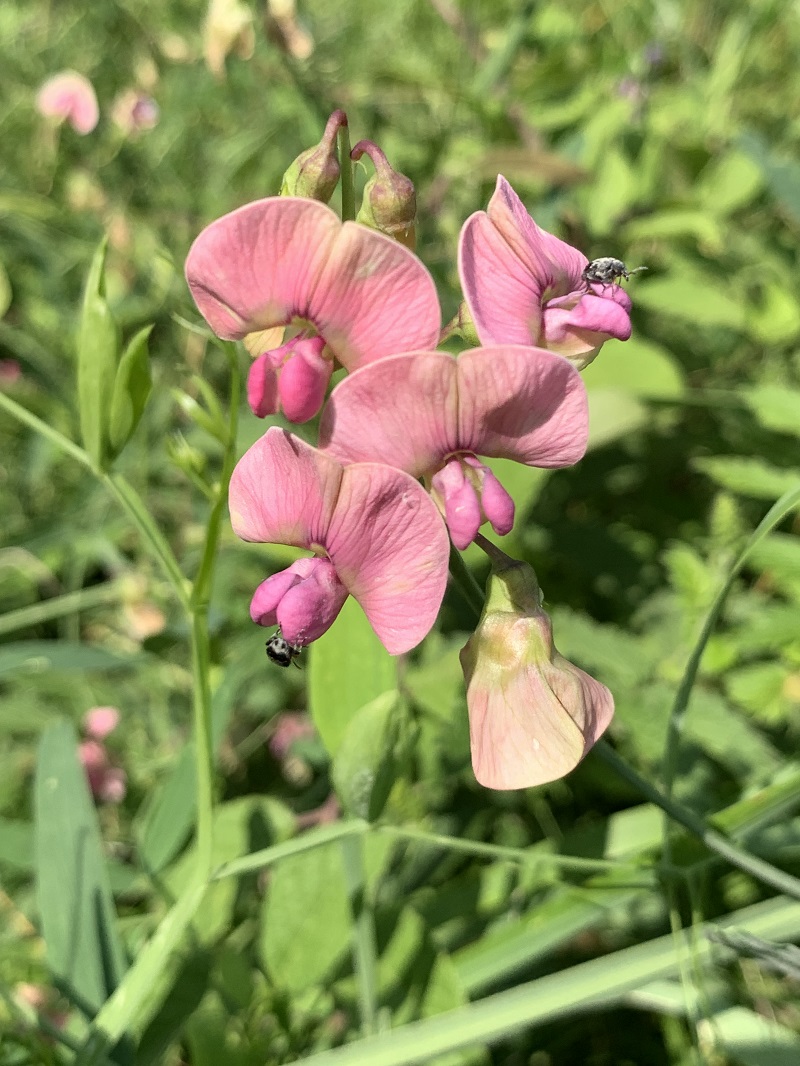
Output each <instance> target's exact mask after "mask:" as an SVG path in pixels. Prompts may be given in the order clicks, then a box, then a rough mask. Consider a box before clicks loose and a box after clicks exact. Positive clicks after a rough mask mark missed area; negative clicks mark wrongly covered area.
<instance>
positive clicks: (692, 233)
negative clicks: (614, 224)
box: [622, 209, 725, 265]
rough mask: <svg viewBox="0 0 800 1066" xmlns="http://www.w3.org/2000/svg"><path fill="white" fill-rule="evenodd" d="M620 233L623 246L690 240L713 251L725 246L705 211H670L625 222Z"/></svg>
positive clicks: (721, 236)
mask: <svg viewBox="0 0 800 1066" xmlns="http://www.w3.org/2000/svg"><path fill="white" fill-rule="evenodd" d="M622 232H623V237H624V239H625V242H626V243H630V242H632V241H663V240H669V241H674V240H680V239H682V238H685V237H691V238H693V239H694V240H695V241H698V242H700V243H701V244H704V245H706V247H707V248H709V249H710V250H712V251H715V252H717V251H721V250H722V248H723V247H724V245H725V241H724V237H723V232H722V227H721V226H720V223H719V222H718V221H717V220H716V219H715V218H712V217H711V216H710V215H709V214H708V212H707V211H692V210H685V209H683V210H675V209H673V210H670V211H660V212H655V213H654V214H648V215H647V217H646V218H637V219H635V220H634V221H632V222H628V223H627V225H626V226H625V227H624V228H623V231H622ZM634 265H635V264H634Z"/></svg>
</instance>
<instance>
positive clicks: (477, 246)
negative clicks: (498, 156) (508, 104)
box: [458, 176, 631, 370]
mask: <svg viewBox="0 0 800 1066" xmlns="http://www.w3.org/2000/svg"><path fill="white" fill-rule="evenodd" d="M458 257H459V258H458V272H459V276H460V277H461V285H462V287H463V290H464V296H465V298H466V301H467V304H468V305H469V309H470V312H471V315H472V319H473V321H474V323H475V328H476V330H477V332H478V337H479V338H480V341H481V344H534V345H539V346H540V347H542V348H547V349H548V350H549V351H552V352H558V353H559V354H561V355H564V356H566V357H567V358H568V359H569V360H570V361H571V362H573V363H574V364H575V366H576V367H577V368H578V369H579V370H582V369H583V368H584V367H585V366H587V365H588V364H589V363H590V362H591V361H592V360H593V359H594V357H595V356H596V355H597V353H598V352H599V351H600V348H601V347H602V345H603V344H604V342H605V341H607V340H608V339H609V338H611V337H616V338H617V339H618V340H623V341H624V340H627V339H628V337H630V335H631V323H630V317H629V313H630V309H631V301H630V297H629V296H628V294H627V293H626V292H625V291H624V290H623V289H622V288H621V287H620V286H619V285H598V284H594V285H591V286H589V285H587V283H586V282H585V281H583V280H582V279H581V273H582V272H583V269H584V267H585V266H586V265H587V263H588V260H587V258H586V256H585V255H583V253H582V252H579V251H578V250H577V249H576V248H573V247H572V246H571V245H569V244H566V243H565V242H564V241H561V240H559V239H558V238H557V237H554V236H553V235H552V234H550V233H546V232H545V231H544V230H543V229H540V228H539V227H538V226H537V225H536V223H535V222H534V221H533V219H532V218H531V217H530V215H529V214H528V212H527V211H526V210H525V207H524V206H523V204H522V201H521V200H520V198H519V197H518V196H517V194H516V193H515V192H514V190H513V189H512V188H511V186H510V185H509V183H508V182H507V181H506V179H505V178H504V177H502V176H500V177H498V179H497V188H496V189H495V191H494V195H493V196H492V198H491V200H490V201H489V208H488V210H487V211H476V212H475V214H474V215H470V217H469V218H468V219H467V221H466V222H465V223H464V225H463V226H462V228H461V239H460V242H459V253H458Z"/></svg>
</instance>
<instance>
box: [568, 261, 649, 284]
mask: <svg viewBox="0 0 800 1066" xmlns="http://www.w3.org/2000/svg"><path fill="white" fill-rule="evenodd" d="M640 270H647V267H644V266H642V267H636V269H635V270H628V268H627V267H626V266H625V264H624V263H623V262H622V260H621V259H614V258H613V256H610V255H604V256H603V257H602V258H601V259H593V260H592V261H591V263H587V264H586V266H585V267H584V268H583V272H582V273H581V280H582V281H585V282H586V286H587V288H588V287H589V285H594V284H599V285H604V286H605V285H613V284H614V282H615V281H616V280H617V278H624V279H625V280H626V281H627V280H628V278H630V277H632V276H633V275H634V274H638V273H639V271H640Z"/></svg>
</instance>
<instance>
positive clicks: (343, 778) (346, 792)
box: [332, 692, 411, 821]
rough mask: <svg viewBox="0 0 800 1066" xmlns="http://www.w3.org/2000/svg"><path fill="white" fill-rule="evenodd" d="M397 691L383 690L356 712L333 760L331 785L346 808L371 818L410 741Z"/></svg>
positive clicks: (405, 713)
mask: <svg viewBox="0 0 800 1066" xmlns="http://www.w3.org/2000/svg"><path fill="white" fill-rule="evenodd" d="M409 725H410V722H409V718H408V711H407V709H406V706H405V703H404V701H403V699H402V698H401V696H400V693H399V692H384V693H383V695H381V696H378V697H377V699H374V700H372V701H371V702H370V703H368V704H366V706H364V707H362V708H361V709H360V710H359V711H357V712H356V714H355V716H354V717H353V718H352V719H351V721H350V723H349V724H348V726H347V729H346V730H345V734H344V737H343V738H342V742H341V744H340V745H339V748H338V750H337V752H336V756H335V758H334V760H333V772H332V776H333V784H334V787H335V788H336V791H337V793H338V795H339V799H340V800H341V801H342V805H343V806H344V808H345V810H346V811H347V812H348V813H350V814H353V815H355V816H357V817H359V818H366V819H368V820H369V821H374V820H375V819H376V818H378V817H379V815H380V813H381V811H382V810H383V807H384V804H385V803H386V800H387V799H388V797H389V792H390V791H391V788H392V785H393V784H394V782H395V780H396V777H397V774H398V770H399V767H400V764H401V762H402V760H403V756H404V754H405V753H406V752H407V751H408V748H409V744H410V737H411V734H410V730H409Z"/></svg>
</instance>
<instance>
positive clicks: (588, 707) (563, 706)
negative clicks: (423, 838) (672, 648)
mask: <svg viewBox="0 0 800 1066" xmlns="http://www.w3.org/2000/svg"><path fill="white" fill-rule="evenodd" d="M492 547H493V546H492ZM491 554H492V558H493V562H492V573H491V575H490V578H489V584H488V594H487V598H486V604H485V606H484V610H483V614H482V615H481V619H480V622H479V623H478V628H477V629H476V631H475V633H474V634H473V635H472V636H471V637H470V639H469V640H468V641H467V643H466V645H465V646H464V648H462V650H461V653H460V659H461V666H462V669H463V671H464V678H465V680H466V683H467V707H468V710H469V725H470V747H471V750H472V767H473V770H474V772H475V777H476V778H477V780H478V781H479V782H480V784H482V785H484V786H486V787H487V788H495V789H510V788H529V787H531V786H532V785H542V784H545V783H546V782H548V781H555V780H557V779H558V778H559V777H563V776H564V775H565V774H567V773H569V772H570V770H573V769H574V768H575V767H576V766H577V765H578V763H579V762H580V761H581V759H582V758H583V757H584V755H586V753H587V752H588V751H589V749H590V748H591V747H592V745H593V744H594V743H595V741H596V740H598V738H599V737H600V736H601V735H602V733H603V731H604V730H605V729H606V727H607V726H608V724H609V722H610V721H611V718H612V716H613V714H614V700H613V697H612V695H611V693H610V692H609V691H608V689H607V688H606V687H605V685H601V684H600V682H599V681H595V680H594V678H592V677H590V676H589V675H588V674H586V673H584V671H583V670H579V669H578V667H577V666H573V664H572V663H570V662H568V661H567V660H566V659H565V658H564V657H563V656H561V655H559V653H558V651H557V650H556V648H555V645H554V644H553V630H552V625H551V622H550V619H549V618H548V616H547V614H546V613H545V611H544V610H543V609H542V594H541V590H540V588H539V585H538V583H537V581H536V575H535V574H534V572H533V570H532V568H531V567H530V566H528V565H527V563H521V562H517V561H516V560H513V559H510V558H509V557H508V556H506V555H504V553H502V552H500V551H499V550H497V549H494V550H493V551H492V553H491Z"/></svg>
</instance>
